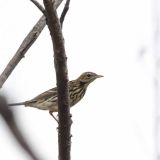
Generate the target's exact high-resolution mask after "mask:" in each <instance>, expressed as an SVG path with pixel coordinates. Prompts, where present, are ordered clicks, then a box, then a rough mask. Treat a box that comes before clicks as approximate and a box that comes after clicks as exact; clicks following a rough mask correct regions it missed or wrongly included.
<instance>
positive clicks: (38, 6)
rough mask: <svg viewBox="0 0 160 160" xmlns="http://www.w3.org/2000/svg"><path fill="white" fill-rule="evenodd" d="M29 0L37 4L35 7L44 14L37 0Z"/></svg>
mask: <svg viewBox="0 0 160 160" xmlns="http://www.w3.org/2000/svg"><path fill="white" fill-rule="evenodd" d="M30 1H31V2H33V3H34V4H35V6H37V8H38V9H39V10H40V11H41V12H42V13H43V14H44V15H45V9H44V8H43V6H42V5H41V4H40V3H39V2H38V1H36V0H30Z"/></svg>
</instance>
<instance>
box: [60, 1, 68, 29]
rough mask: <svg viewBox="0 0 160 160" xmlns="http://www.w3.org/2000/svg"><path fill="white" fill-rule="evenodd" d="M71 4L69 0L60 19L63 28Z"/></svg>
mask: <svg viewBox="0 0 160 160" xmlns="http://www.w3.org/2000/svg"><path fill="white" fill-rule="evenodd" d="M69 4H70V0H67V1H66V4H65V6H64V8H63V11H62V14H61V17H60V23H61V28H62V27H63V22H64V18H65V16H66V14H67V12H68V10H69Z"/></svg>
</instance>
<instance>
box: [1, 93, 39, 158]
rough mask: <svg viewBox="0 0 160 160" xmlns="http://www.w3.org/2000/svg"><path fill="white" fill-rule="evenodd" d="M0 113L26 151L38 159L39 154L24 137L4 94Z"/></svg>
mask: <svg viewBox="0 0 160 160" xmlns="http://www.w3.org/2000/svg"><path fill="white" fill-rule="evenodd" d="M0 115H2V118H3V119H4V121H5V122H6V124H7V126H8V128H9V130H10V132H11V133H12V134H13V136H14V138H15V139H16V140H17V142H18V143H19V144H20V145H21V147H22V148H23V149H24V150H25V151H26V153H27V154H28V155H29V156H30V157H31V158H32V160H38V158H37V157H38V156H37V155H36V154H35V153H34V152H33V151H32V148H30V146H29V145H28V143H27V141H26V140H25V139H24V136H23V135H22V133H21V131H20V129H19V127H18V126H17V124H16V122H15V118H14V117H15V116H14V114H13V112H12V111H11V110H10V109H9V108H8V106H7V102H6V101H5V99H4V97H2V96H0Z"/></svg>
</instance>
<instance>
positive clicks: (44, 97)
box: [8, 72, 103, 121]
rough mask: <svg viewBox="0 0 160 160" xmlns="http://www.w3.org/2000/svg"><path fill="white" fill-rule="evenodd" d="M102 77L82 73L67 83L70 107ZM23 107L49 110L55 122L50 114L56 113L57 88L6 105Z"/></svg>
mask: <svg viewBox="0 0 160 160" xmlns="http://www.w3.org/2000/svg"><path fill="white" fill-rule="evenodd" d="M100 77H103V76H101V75H97V74H96V73H93V72H84V73H82V74H81V75H80V76H79V77H78V78H77V79H75V80H72V81H69V85H68V87H69V98H70V100H69V103H70V107H72V106H74V105H75V104H76V103H78V102H79V101H80V100H81V99H82V98H83V96H84V94H85V92H86V89H87V87H88V85H89V84H90V83H91V82H93V81H94V80H95V79H97V78H100ZM17 105H25V106H26V107H27V106H29V107H34V108H38V109H41V110H49V113H50V115H51V116H52V117H53V118H54V119H55V120H56V121H57V119H56V118H55V117H54V115H53V114H52V113H53V112H58V104H57V88H56V87H55V88H52V89H49V90H47V91H46V92H43V93H41V94H40V95H38V96H37V97H35V98H33V99H31V100H29V101H25V102H20V103H13V104H8V106H17Z"/></svg>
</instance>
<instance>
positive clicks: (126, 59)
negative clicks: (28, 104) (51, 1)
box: [0, 0, 155, 160]
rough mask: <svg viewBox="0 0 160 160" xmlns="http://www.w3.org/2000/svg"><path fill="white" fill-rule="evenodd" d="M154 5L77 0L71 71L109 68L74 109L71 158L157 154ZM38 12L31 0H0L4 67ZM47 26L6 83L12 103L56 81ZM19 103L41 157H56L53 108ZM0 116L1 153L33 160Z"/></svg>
mask: <svg viewBox="0 0 160 160" xmlns="http://www.w3.org/2000/svg"><path fill="white" fill-rule="evenodd" d="M40 2H42V1H40ZM153 6H154V5H153V1H151V0H121V1H119V0H112V1H109V0H99V1H93V0H87V1H86V0H81V1H78V0H71V5H70V10H69V12H68V14H67V17H66V19H65V22H64V26H63V33H64V38H65V45H66V53H67V57H68V70H69V78H70V80H71V79H75V78H77V77H78V76H79V75H80V74H81V73H82V72H85V71H92V72H96V73H97V74H101V75H104V78H102V79H98V80H96V81H95V82H93V83H92V84H91V85H90V86H89V88H88V90H87V93H86V95H85V96H84V99H83V100H82V101H80V103H78V104H77V105H76V106H75V107H74V108H72V109H71V113H72V120H73V124H72V135H73V137H72V152H71V157H72V159H73V160H81V159H92V160H97V159H104V160H117V159H120V160H121V159H123V160H128V159H129V160H153V159H154V158H155V139H154V135H155V129H154V121H155V120H154V107H155V102H154V94H155V93H154V92H155V91H154V50H153V34H154V25H155V24H154V23H155V22H154V7H153ZM59 11H60V10H59ZM40 16H41V12H40V11H39V10H38V9H37V8H36V7H35V6H34V5H33V4H32V3H31V2H30V1H29V0H23V1H22V0H15V1H9V0H5V1H3V0H0V19H1V22H0V26H1V29H0V44H1V45H0V51H1V52H0V57H1V58H0V72H2V71H3V69H4V67H5V66H6V64H7V63H8V61H9V60H10V59H11V57H12V56H13V55H14V53H15V52H16V50H17V49H18V47H19V45H20V44H21V42H22V40H23V39H24V37H25V36H26V34H27V33H28V32H29V31H30V30H31V28H32V27H33V25H34V24H35V23H36V22H37V20H38V19H39V17H40ZM48 33H49V32H48V28H47V27H46V28H45V29H44V30H43V32H42V34H41V35H40V37H39V38H38V40H37V41H36V42H35V43H34V45H33V46H32V47H31V48H30V49H29V51H28V52H27V54H26V56H25V58H24V59H23V60H22V61H21V62H20V64H19V65H18V66H17V67H16V69H15V70H14V72H13V73H12V74H11V76H10V77H9V79H8V80H7V81H6V83H5V85H4V86H3V89H2V91H5V92H7V93H8V95H9V96H10V97H9V99H8V101H9V102H10V103H11V102H20V101H25V100H29V99H31V98H33V97H35V96H36V95H38V94H40V93H41V92H43V91H45V90H48V89H50V88H52V87H54V86H55V85H56V78H55V71H54V65H53V52H52V44H51V40H50V35H49V34H48ZM13 110H14V111H15V113H17V117H16V120H17V122H18V125H19V126H20V127H22V131H23V133H24V135H25V137H26V138H27V140H28V142H29V143H30V144H31V146H32V147H33V148H34V150H35V151H37V152H38V153H39V155H40V156H41V158H42V160H53V159H55V160H56V159H57V154H58V150H57V130H56V128H57V124H56V122H55V121H54V120H53V119H52V117H51V116H50V115H49V114H48V112H47V111H41V110H38V109H34V108H25V107H24V106H16V107H15V108H14V109H13ZM0 122H1V123H0V137H1V138H0V150H1V154H0V159H3V160H8V159H15V160H22V159H23V160H30V158H29V157H27V156H26V154H25V153H24V151H23V150H22V149H21V148H20V147H19V146H18V145H17V144H16V143H15V140H14V139H13V137H12V136H11V135H10V133H8V129H7V128H6V125H5V123H4V122H3V121H2V118H1V117H0Z"/></svg>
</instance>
